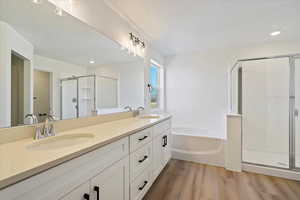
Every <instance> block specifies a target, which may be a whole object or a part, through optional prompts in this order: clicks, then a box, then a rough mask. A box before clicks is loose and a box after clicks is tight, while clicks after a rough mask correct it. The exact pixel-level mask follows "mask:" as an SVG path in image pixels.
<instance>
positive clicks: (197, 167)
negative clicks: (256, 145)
mask: <svg viewBox="0 0 300 200" xmlns="http://www.w3.org/2000/svg"><path fill="white" fill-rule="evenodd" d="M144 200H300V182H297V181H292V180H287V179H281V178H275V177H270V176H264V175H260V174H254V173H247V172H242V173H237V172H231V171H227V170H225V169H224V168H221V167H213V166H209V165H202V164H197V163H192V162H186V161H179V160H171V161H170V163H169V164H168V165H167V166H166V168H165V169H164V171H163V172H162V174H161V175H160V176H159V177H158V178H157V180H156V181H155V183H154V184H153V186H152V187H151V188H150V190H149V191H148V193H147V194H146V196H145V198H144Z"/></svg>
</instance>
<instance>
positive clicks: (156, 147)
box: [153, 134, 164, 179]
mask: <svg viewBox="0 0 300 200" xmlns="http://www.w3.org/2000/svg"><path fill="white" fill-rule="evenodd" d="M162 137H163V136H162V134H161V135H159V136H157V137H156V138H154V140H153V178H154V179H156V177H157V176H158V175H159V173H160V171H161V170H162V168H163V165H162V163H163V159H164V158H163V147H162V146H163V144H164V141H163V138H162Z"/></svg>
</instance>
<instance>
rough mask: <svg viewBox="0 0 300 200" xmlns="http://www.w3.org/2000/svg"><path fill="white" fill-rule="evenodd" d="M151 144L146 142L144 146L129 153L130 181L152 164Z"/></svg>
mask: <svg viewBox="0 0 300 200" xmlns="http://www.w3.org/2000/svg"><path fill="white" fill-rule="evenodd" d="M152 149H153V146H152V143H151V142H150V143H148V144H147V145H146V146H144V147H142V148H140V149H139V150H137V151H135V152H133V153H131V154H130V181H133V180H134V179H135V178H136V177H137V176H138V175H139V174H141V173H143V171H144V170H145V169H146V168H147V167H150V166H151V165H152V159H153V155H152V153H153V150H152Z"/></svg>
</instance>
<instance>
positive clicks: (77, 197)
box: [60, 182, 90, 200]
mask: <svg viewBox="0 0 300 200" xmlns="http://www.w3.org/2000/svg"><path fill="white" fill-rule="evenodd" d="M89 192H90V185H89V182H86V183H84V184H82V185H80V186H79V187H77V188H76V189H74V190H73V191H71V192H70V193H69V194H67V195H66V196H64V197H63V198H62V199H60V200H87V199H88V198H87V197H89V195H90V194H89Z"/></svg>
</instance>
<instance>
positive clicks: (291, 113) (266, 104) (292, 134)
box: [230, 54, 300, 170]
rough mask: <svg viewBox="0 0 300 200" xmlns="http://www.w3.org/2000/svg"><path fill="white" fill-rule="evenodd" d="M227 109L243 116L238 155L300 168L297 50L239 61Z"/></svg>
mask: <svg viewBox="0 0 300 200" xmlns="http://www.w3.org/2000/svg"><path fill="white" fill-rule="evenodd" d="M230 85H231V86H230V112H231V113H238V114H241V115H242V160H243V162H244V163H250V164H255V165H261V166H268V167H275V168H282V169H290V170H299V169H300V118H299V117H300V116H299V112H298V109H300V54H294V55H283V56H274V57H263V58H251V59H242V60H238V61H237V62H236V63H235V65H234V67H233V68H232V69H231V71H230Z"/></svg>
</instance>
